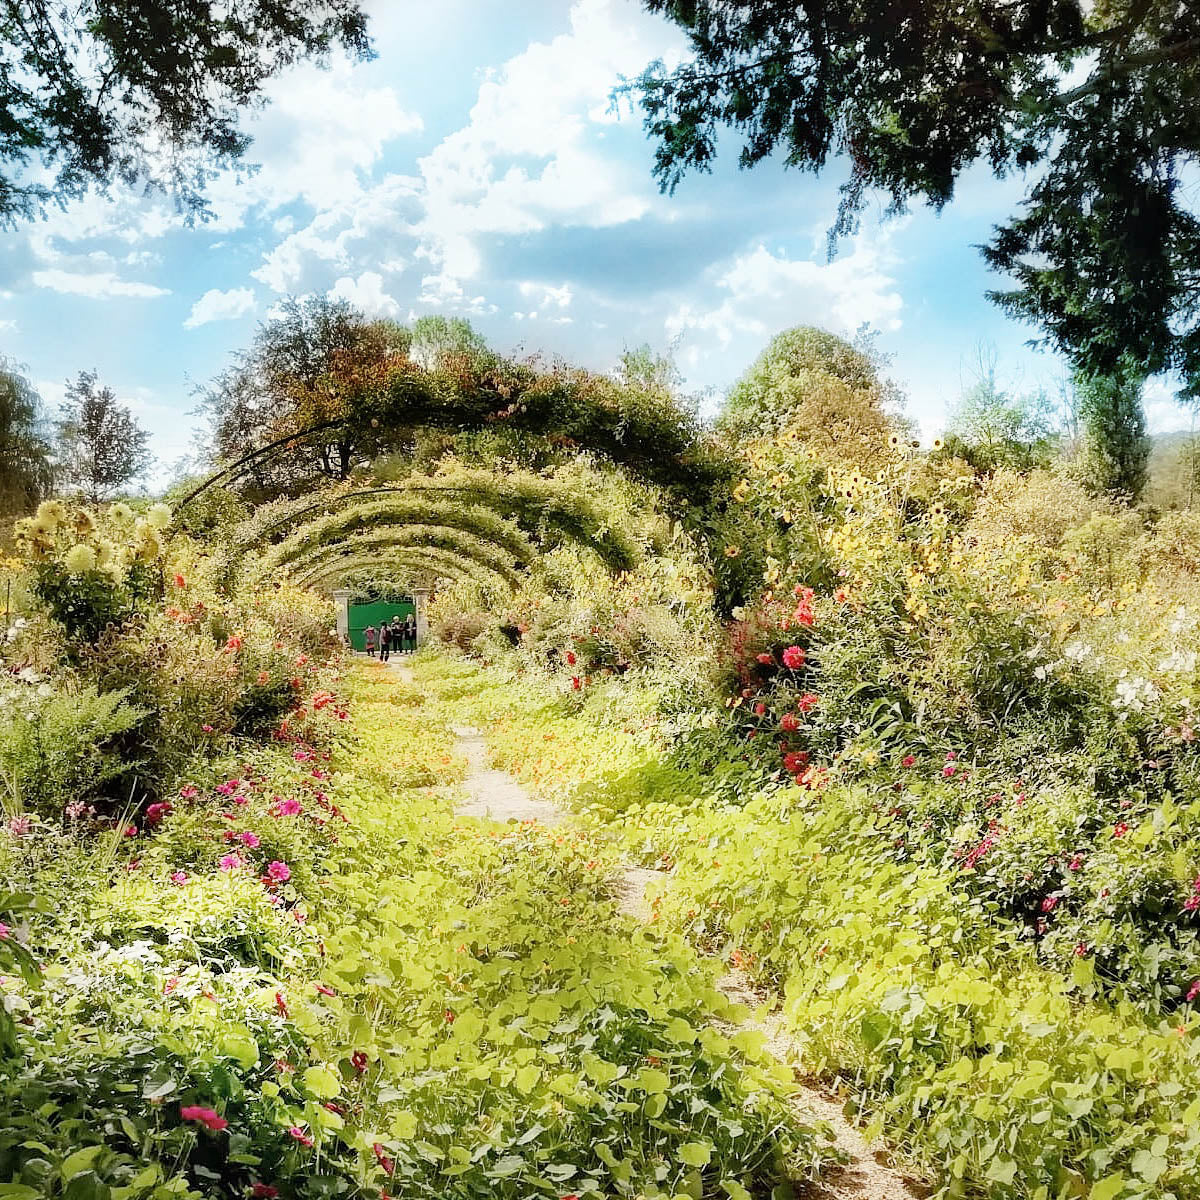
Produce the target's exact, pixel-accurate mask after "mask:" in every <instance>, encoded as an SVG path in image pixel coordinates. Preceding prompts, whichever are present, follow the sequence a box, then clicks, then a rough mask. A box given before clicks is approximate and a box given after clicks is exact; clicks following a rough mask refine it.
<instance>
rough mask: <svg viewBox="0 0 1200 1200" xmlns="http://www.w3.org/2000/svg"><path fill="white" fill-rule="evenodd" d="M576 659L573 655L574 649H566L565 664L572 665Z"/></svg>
mask: <svg viewBox="0 0 1200 1200" xmlns="http://www.w3.org/2000/svg"><path fill="white" fill-rule="evenodd" d="M577 661H578V660H577V659H576V657H575V651H574V650H568V651H567V666H569V667H573V666H574V665H575V663H576V662H577Z"/></svg>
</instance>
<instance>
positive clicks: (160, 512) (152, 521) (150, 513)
mask: <svg viewBox="0 0 1200 1200" xmlns="http://www.w3.org/2000/svg"><path fill="white" fill-rule="evenodd" d="M146 521H147V523H148V524H149V526H150V528H151V529H166V527H167V526H168V525H170V523H171V509H170V507H169V506H168V505H166V504H152V505H150V507H149V508H148V509H147V510H146Z"/></svg>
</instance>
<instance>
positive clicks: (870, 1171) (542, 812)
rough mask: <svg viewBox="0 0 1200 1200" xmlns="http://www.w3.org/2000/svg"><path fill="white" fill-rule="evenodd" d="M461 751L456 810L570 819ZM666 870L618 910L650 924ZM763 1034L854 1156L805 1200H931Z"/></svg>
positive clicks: (745, 995)
mask: <svg viewBox="0 0 1200 1200" xmlns="http://www.w3.org/2000/svg"><path fill="white" fill-rule="evenodd" d="M393 667H394V669H395V671H396V672H397V674H398V675H400V677H401V679H402V680H403V681H404V682H405V683H407V684H409V685H412V683H413V674H412V669H411V668H410V667H409V666H408V665H407V664H406V663H403V662H397V663H394V664H393ZM453 732H454V734H455V736H456V737H457V738H458V746H457V749H458V752H459V754H461V755H462V756H463V757H464V758H465V759H466V760H467V775H466V778H465V779H464V781H463V784H462V786H463V789H464V790H465V791H466V793H467V796H468V797H469V798H468V799H467V801H466V802H465V803H463V804H460V805H459V806H458V807H457V808H456V809H455V812H456V813H458V815H459V816H464V817H479V818H483V819H490V820H493V821H539V822H541V823H542V824H543V825H561V824H563V823H564V822H566V820H567V819H568V818H567V815H566V814H565V813H563V812H562V811H561V810H560V809H558V808H556V807H555V806H554V805H553V804H551V803H549V801H546V800H539V799H537V798H536V797H534V796H531V795H530V794H529V793H528V792H527V791H526V790H525V788H524V787H522V786H521V784H519V783H518V782H517V781H516V780H515V779H513V778H512V776H511V775H509V774H507V773H506V772H504V771H497V770H495V769H494V768H492V767H489V766H488V763H487V745H486V742H485V739H484V735H483V734H482V733H481V732H480V731H479V730H478V729H475V728H473V727H472V726H469V725H463V726H455V727H454V729H453ZM669 880H670V874H669V873H668V872H665V871H652V870H648V869H647V868H645V867H634V866H627V867H625V868H624V869H623V870H622V871H621V873H620V874H619V875H618V876H617V877H616V878H615V879H613V881H612V887H613V894H614V897H615V898H616V900H617V907H618V909H619V910H620V911H621V912H622V913H624V914H625V915H626V916H629V917H632V918H634V919H635V920H638V921H649V920H650V917H651V915H652V910H651V907H650V903H649V901H647V899H646V895H645V891H646V885H647V884H648V883H650V882H651V881H669ZM719 986H720V988H721V991H722V992H724V993H725V995H726V996H728V997H729V998H730V999H731V1000H733V1001H735V1002H736V1003H738V1004H744V1005H746V1006H747V1007H749V1008H751V1009H756V1010H760V1009H762V1008H763V1007H764V1005H765V1004H767V1003H770V1002H771V998H770V997H767V996H763V995H761V994H759V993H756V992H755V991H754V989H753V986H752V985H751V984H750V982H749V981H748V980H747V979H746V977H745V976H744V975H742V974H741V973H740V972H737V971H731V972H730V973H729V974H728V975H726V976H725V977H724V978H723V979H722V980H721V982H720V985H719ZM741 1027H742V1028H745V1029H758V1030H761V1031H762V1032H763V1033H764V1034H766V1037H767V1045H768V1047H769V1048H770V1050H771V1052H772V1053H773V1054H774V1055H775V1057H776V1058H778V1059H779V1061H780V1062H783V1063H786V1064H788V1065H789V1066H790V1067H791V1068H792V1070H793V1072H794V1073H795V1075H796V1080H797V1084H798V1087H799V1089H800V1090H799V1092H798V1093H797V1094H796V1096H795V1097H794V1099H793V1104H794V1106H795V1108H796V1111H797V1113H798V1114H799V1115H800V1117H801V1118H802V1119H805V1118H807V1119H808V1120H819V1121H824V1122H826V1123H827V1124H828V1125H829V1126H830V1128H831V1129H832V1130H833V1132H834V1143H835V1145H836V1146H837V1147H838V1149H839V1150H841V1151H842V1152H843V1153H844V1154H845V1155H846V1159H847V1161H846V1163H845V1164H844V1165H842V1166H831V1167H829V1168H827V1170H826V1174H825V1177H824V1178H822V1180H821V1181H820V1182H817V1183H808V1184H805V1185H803V1187H801V1188H799V1189H798V1190H797V1193H796V1194H797V1198H798V1200H923V1198H924V1197H926V1196H928V1195H929V1194H930V1193H931V1191H932V1190H933V1189H932V1188H930V1187H927V1186H925V1185H924V1184H923V1183H921V1182H920V1181H919V1180H916V1179H912V1178H909V1177H908V1176H907V1175H905V1174H903V1173H902V1172H900V1171H898V1170H896V1169H895V1168H893V1167H891V1166H889V1165H888V1154H887V1151H886V1149H885V1148H883V1147H881V1146H869V1145H868V1144H867V1143H866V1142H865V1141H864V1140H863V1136H862V1134H861V1132H860V1131H859V1130H858V1129H857V1128H856V1127H855V1126H854V1125H853V1124H852V1123H851V1122H850V1121H848V1120H847V1119H846V1117H845V1115H844V1114H843V1112H842V1103H841V1101H839V1100H838V1099H837V1098H836V1097H835V1096H833V1095H831V1094H830V1093H829V1092H828V1091H826V1090H824V1089H822V1088H819V1087H816V1086H814V1085H813V1084H812V1083H811V1082H808V1081H806V1080H805V1079H804V1078H803V1072H802V1070H801V1068H800V1067H799V1065H798V1056H797V1054H796V1052H795V1045H794V1043H793V1042H792V1039H791V1038H790V1037H789V1036H788V1035H787V1033H786V1032H785V1030H784V1025H783V1019H782V1017H781V1016H780V1015H779V1014H778V1013H777V1012H772V1013H770V1014H768V1015H767V1016H766V1017H765V1018H762V1019H753V1018H752V1019H750V1020H748V1021H745V1022H744V1023H743V1024H742V1026H741Z"/></svg>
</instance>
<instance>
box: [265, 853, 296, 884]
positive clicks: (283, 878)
mask: <svg viewBox="0 0 1200 1200" xmlns="http://www.w3.org/2000/svg"><path fill="white" fill-rule="evenodd" d="M291 877H292V869H291V867H289V866H288V865H287V863H282V862H280V861H279V860H278V859H276V860H275V861H274V862H273V863H270V864H269V865H268V866H267V878H268V879H269V880H271V882H272V883H287V881H288V880H289V879H291Z"/></svg>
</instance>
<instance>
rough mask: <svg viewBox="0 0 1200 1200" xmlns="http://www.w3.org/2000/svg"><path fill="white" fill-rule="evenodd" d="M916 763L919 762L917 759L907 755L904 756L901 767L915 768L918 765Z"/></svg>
mask: <svg viewBox="0 0 1200 1200" xmlns="http://www.w3.org/2000/svg"><path fill="white" fill-rule="evenodd" d="M916 762H917V760H916V759H915V758H914V757H913V756H912V755H911V754H906V755H905V756H904V757H903V758H902V759H901V760H900V765H901V766H902V767H912V766H915V765H916Z"/></svg>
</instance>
